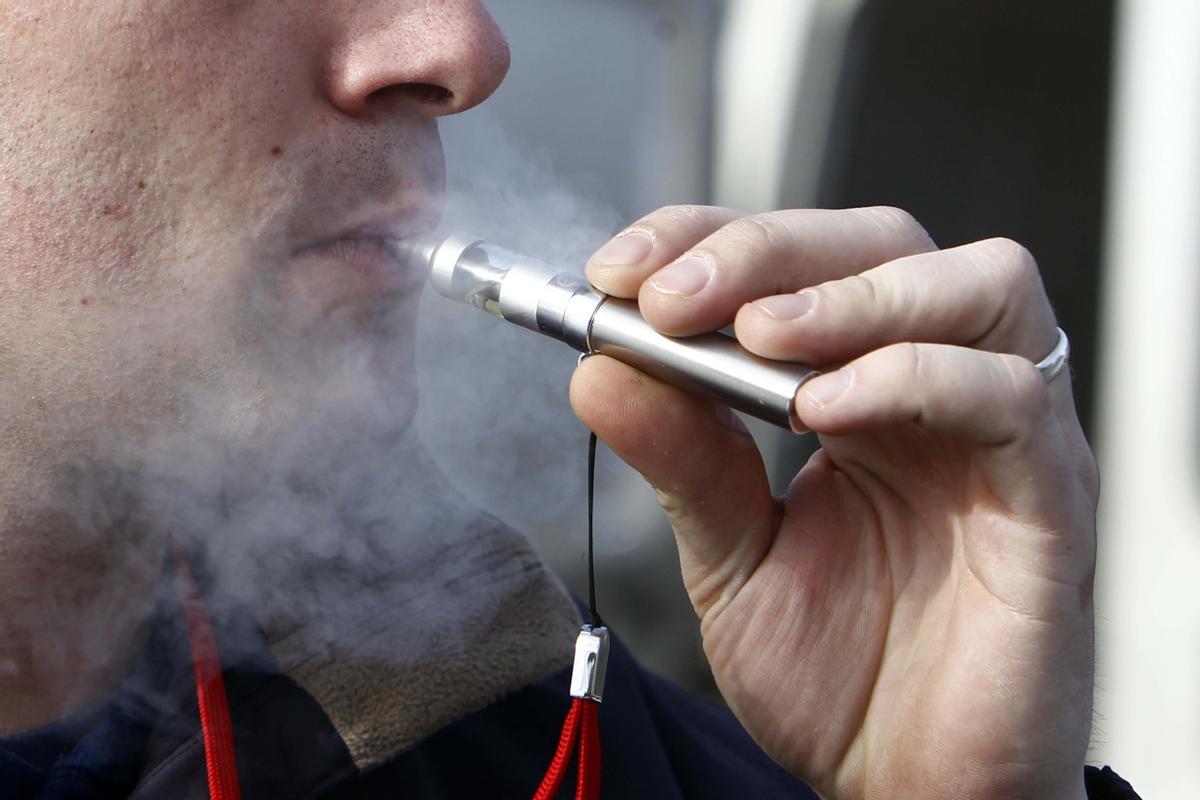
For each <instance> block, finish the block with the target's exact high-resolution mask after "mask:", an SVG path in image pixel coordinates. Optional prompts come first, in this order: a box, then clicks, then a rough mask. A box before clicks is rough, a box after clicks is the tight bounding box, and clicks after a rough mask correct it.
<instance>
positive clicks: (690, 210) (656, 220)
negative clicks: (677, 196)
mask: <svg viewBox="0 0 1200 800" xmlns="http://www.w3.org/2000/svg"><path fill="white" fill-rule="evenodd" d="M719 211H720V209H718V208H715V207H713V206H699V205H670V206H663V207H662V208H659V209H657V210H655V211H651V212H650V213H649V214H647V215H646V216H644V217H642V218H641V219H640V220H638V221H637V222H635V223H634V224H633V225H631V226H630V228H631V229H641V230H649V231H656V230H663V229H676V228H694V227H697V226H700V225H702V224H703V223H705V222H707V221H708V220H709V219H711V218H712V216H713V215H714V214H716V213H718V212H719Z"/></svg>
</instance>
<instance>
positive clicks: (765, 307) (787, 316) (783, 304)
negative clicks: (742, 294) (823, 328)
mask: <svg viewBox="0 0 1200 800" xmlns="http://www.w3.org/2000/svg"><path fill="white" fill-rule="evenodd" d="M814 300H815V298H814V297H813V295H812V292H807V291H805V292H800V293H799V294H781V295H776V296H775V297H764V298H762V299H761V300H755V301H754V305H756V306H758V308H759V309H760V310H761V311H762V312H763V313H764V314H766V315H767V316H768V317H774V318H775V319H780V320H792V319H800V318H801V317H803V316H804V315H805V314H807V313H808V312H809V311H812V307H813V302H814Z"/></svg>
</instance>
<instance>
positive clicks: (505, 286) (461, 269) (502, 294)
mask: <svg viewBox="0 0 1200 800" xmlns="http://www.w3.org/2000/svg"><path fill="white" fill-rule="evenodd" d="M398 247H399V248H400V249H401V250H402V251H403V254H404V256H405V257H407V258H412V259H417V260H419V263H422V264H426V265H428V267H429V269H430V281H431V282H432V284H433V287H434V289H436V290H437V292H438V293H439V294H441V295H443V296H444V297H447V298H449V299H451V300H456V301H458V302H460V303H467V304H469V305H473V306H475V307H476V308H480V309H483V310H484V311H487V312H488V313H490V314H494V315H496V316H498V317H500V318H502V319H506V320H508V321H509V322H513V323H515V324H517V325H520V326H522V327H525V328H529V329H530V330H533V331H537V332H538V333H541V334H543V335H546V336H551V337H553V338H555V339H558V340H560V341H563V342H566V343H567V344H569V345H571V346H572V347H574V348H575V349H576V350H579V351H580V352H583V353H599V354H602V355H607V356H611V357H613V358H615V359H617V360H618V361H622V362H624V363H626V364H629V365H630V366H632V367H634V368H635V369H639V370H641V371H642V372H645V373H647V374H649V375H652V376H654V377H656V378H658V379H660V380H662V381H664V382H666V383H669V384H672V385H674V386H678V387H680V388H683V389H689V390H692V391H697V392H700V393H702V394H706V395H708V396H709V397H712V398H713V399H715V400H717V401H718V402H721V403H723V404H725V405H727V406H730V407H732V408H736V409H738V410H739V411H744V412H745V413H747V414H750V415H751V416H754V417H758V418H759V419H762V420H766V421H767V422H770V423H772V424H775V425H779V426H780V427H783V428H788V429H790V430H800V427H799V423H798V421H797V420H796V416H795V412H794V408H793V401H794V399H795V396H796V392H797V391H798V390H799V389H800V386H801V385H802V384H803V383H804V382H805V381H806V380H808V379H809V378H811V377H813V376H814V375H816V374H817V373H816V371H815V370H813V369H811V368H809V367H806V366H803V365H801V364H794V363H790V362H784V361H772V360H770V359H766V358H761V357H759V356H756V355H754V354H752V353H750V352H749V351H747V350H746V349H745V348H743V347H742V346H741V345H739V344H738V343H737V341H736V340H735V339H734V338H733V337H730V336H725V335H724V334H720V333H710V334H702V335H700V336H688V337H685V338H675V337H670V336H664V335H663V334H661V333H659V332H658V331H656V330H655V329H654V328H653V327H652V326H651V325H650V324H649V323H648V322H646V320H645V319H644V318H643V317H642V315H641V312H640V311H639V310H638V307H637V304H636V303H635V302H633V301H630V300H621V299H618V298H610V297H606V296H604V295H602V294H600V293H598V292H597V291H596V290H595V289H593V288H592V287H591V286H589V285H588V283H587V281H586V280H585V279H584V278H583V276H582V275H578V274H575V273H572V272H564V271H561V270H559V269H556V268H555V267H552V266H550V265H549V264H545V263H543V262H541V261H537V260H535V259H532V258H528V257H526V256H522V255H519V254H517V253H513V252H511V251H508V250H504V249H503V248H500V247H496V246H495V245H492V244H489V243H487V242H483V241H480V240H478V239H473V238H471V237H467V236H460V235H451V236H447V237H434V236H420V237H413V238H412V239H408V240H404V242H401V243H399V245H398Z"/></svg>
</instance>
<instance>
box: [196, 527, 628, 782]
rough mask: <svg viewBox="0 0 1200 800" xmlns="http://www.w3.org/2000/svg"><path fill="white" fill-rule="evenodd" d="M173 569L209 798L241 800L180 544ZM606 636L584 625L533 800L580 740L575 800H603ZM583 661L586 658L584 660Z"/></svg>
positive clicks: (205, 622)
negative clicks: (550, 753) (563, 712)
mask: <svg viewBox="0 0 1200 800" xmlns="http://www.w3.org/2000/svg"><path fill="white" fill-rule="evenodd" d="M174 550H175V566H176V570H177V572H178V576H179V585H180V593H181V594H182V595H183V608H184V614H185V616H186V617H187V628H188V640H189V642H190V644H191V650H192V665H193V669H194V670H195V673H196V697H197V701H198V703H199V706H200V729H201V732H202V733H203V736H204V764H205V768H206V771H207V774H208V796H209V798H210V800H241V797H242V790H241V786H240V784H239V783H238V774H237V758H236V755H235V753H234V743H233V721H232V720H231V719H230V716H229V698H228V697H227V696H226V694H225V681H224V679H223V678H222V676H221V658H220V654H219V653H218V651H217V637H216V635H215V634H214V633H213V628H212V621H211V620H210V619H209V616H208V610H207V608H205V605H204V600H203V599H202V598H201V596H200V592H199V590H198V589H197V588H196V582H195V580H193V578H192V572H191V570H190V569H189V568H188V563H187V557H186V556H185V555H184V553H183V550H182V549H180V547H179V546H178V545H177V544H176V545H174ZM584 643H591V644H592V645H593V648H592V650H590V651H589V650H587V648H586V646H584V650H583V651H581V646H582V645H583V644H584ZM607 651H608V633H607V630H606V629H604V628H596V629H593V628H592V626H590V625H588V626H584V630H583V632H582V633H581V634H580V640H579V642H577V643H576V668H575V671H576V675H575V676H573V677H572V683H573V684H576V683H577V681H576V678H577V677H579V680H581V681H582V683H579V684H578V685H573V687H572V694H573V695H574V694H576V693H579V694H581V695H582V696H576V697H573V698H572V700H571V710H570V711H569V712H567V719H566V721H565V722H564V723H563V729H562V735H561V736H560V737H559V740H558V749H557V750H556V751H555V752H554V759H553V760H552V761H551V762H550V768H549V769H548V770H547V771H546V777H544V778H543V779H542V783H541V786H539V787H538V790H537V793H536V794H535V795H534V800H553V797H554V795H555V794H556V793H557V792H558V789H559V787H560V786H561V785H562V781H563V773H564V771H565V770H566V768H567V765H568V764H569V763H570V761H571V756H572V755H574V753H573V751H574V749H575V742H576V740H578V741H579V768H578V770H577V779H576V782H575V800H599V798H600V720H599V716H598V712H599V708H600V703H599V702H598V701H599V697H600V695H601V694H602V692H603V685H604V663H605V661H606V660H607ZM581 656H585V657H583V658H581Z"/></svg>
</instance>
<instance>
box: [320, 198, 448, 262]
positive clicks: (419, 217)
mask: <svg viewBox="0 0 1200 800" xmlns="http://www.w3.org/2000/svg"><path fill="white" fill-rule="evenodd" d="M437 222H438V220H437V215H436V214H434V213H432V212H430V211H428V210H425V209H420V208H417V209H405V210H402V211H399V212H385V213H376V214H374V215H373V216H371V217H368V218H367V219H366V220H365V221H362V222H356V223H351V224H350V225H347V226H346V227H344V228H342V229H341V230H339V231H338V232H336V233H334V234H333V235H332V236H327V237H323V238H320V239H317V240H315V241H310V242H308V243H307V244H305V245H303V246H302V247H300V248H299V249H298V250H297V251H296V252H297V253H303V252H305V251H308V250H316V249H319V248H321V247H325V246H328V245H330V244H333V243H335V242H341V241H351V240H355V239H373V240H376V241H378V242H380V243H381V244H383V245H384V246H385V247H387V246H389V245H390V244H392V243H394V242H396V241H398V240H400V239H406V238H408V237H411V236H417V235H420V234H423V233H429V232H430V231H431V230H433V229H434V227H436V225H437Z"/></svg>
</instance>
